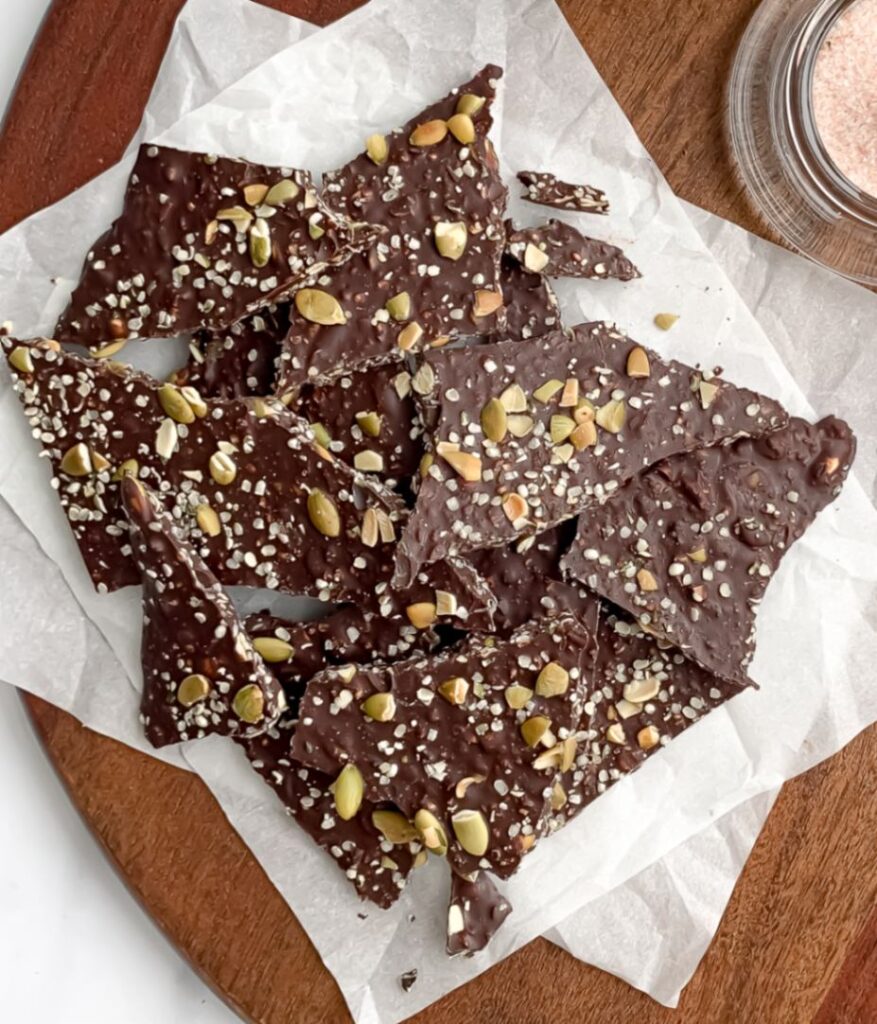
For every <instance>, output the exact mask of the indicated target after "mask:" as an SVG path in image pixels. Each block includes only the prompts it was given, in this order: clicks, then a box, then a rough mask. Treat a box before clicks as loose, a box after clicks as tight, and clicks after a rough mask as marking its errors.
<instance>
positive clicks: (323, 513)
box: [308, 487, 341, 537]
mask: <svg viewBox="0 0 877 1024" xmlns="http://www.w3.org/2000/svg"><path fill="white" fill-rule="evenodd" d="M308 518H309V519H310V521H311V523H312V525H313V527H314V529H315V530H317V531H319V532H320V533H321V534H322V535H323V536H324V537H339V536H340V535H341V516H339V514H338V509H337V508H336V507H335V502H334V501H332V499H331V498H330V497H329V495H328V494H326V492H325V491H321V490H320V488H319V487H315V488H314V489H313V490H312V491H311V493H310V494H309V495H308Z"/></svg>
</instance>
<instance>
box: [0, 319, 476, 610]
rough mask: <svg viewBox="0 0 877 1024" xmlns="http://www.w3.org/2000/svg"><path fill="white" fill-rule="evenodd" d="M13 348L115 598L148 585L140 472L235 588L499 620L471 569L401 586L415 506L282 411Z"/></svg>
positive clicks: (85, 546)
mask: <svg viewBox="0 0 877 1024" xmlns="http://www.w3.org/2000/svg"><path fill="white" fill-rule="evenodd" d="M0 342H2V345H3V348H4V350H5V351H6V352H7V354H9V356H10V368H11V369H12V371H13V374H14V377H15V378H16V385H15V386H16V389H17V390H18V392H19V397H20V398H21V400H22V402H23V404H24V407H25V412H26V415H27V416H28V418H29V420H30V423H31V425H32V427H33V428H34V431H35V436H37V437H38V438H39V439H40V441H41V442H42V444H43V447H44V449H45V452H46V454H47V455H48V458H49V459H50V461H51V463H52V466H53V469H54V471H55V478H54V484H53V486H54V487H55V489H56V490H57V493H58V496H59V498H60V501H61V505H62V507H63V509H64V511H65V513H66V515H67V518H68V520H69V521H70V525H71V528H72V530H73V533H74V536H75V538H76V541H77V543H78V544H79V547H80V551H81V552H82V555H83V558H84V560H85V563H86V566H87V568H88V570H89V572H90V574H91V577H92V580H93V581H94V583H95V586H96V587H97V588H98V589H99V590H101V591H108V590H115V589H117V588H119V587H122V586H126V585H130V584H134V583H138V582H139V581H140V574H139V572H138V570H137V567H136V565H135V564H134V562H133V560H132V559H131V558H130V557H129V554H128V552H127V551H126V536H127V525H126V522H125V519H124V515H123V513H122V510H121V508H120V507H119V502H118V487H119V484H118V476H119V474H120V472H121V470H122V469H123V468H125V469H128V470H133V469H134V468H135V467H136V471H137V474H138V476H139V479H140V480H141V481H143V482H144V483H146V484H148V485H149V486H150V487H152V489H153V490H154V491H155V492H156V494H158V496H159V499H160V501H161V503H162V505H163V506H164V508H165V509H166V510H167V511H169V512H171V513H172V514H173V516H174V520H175V522H176V524H177V527H178V529H179V531H180V534H181V536H182V537H183V539H187V540H189V541H190V542H191V543H192V544H193V545H194V546H195V548H196V550H197V552H198V554H199V555H200V556H201V557H202V558H203V559H204V561H205V562H206V563H207V565H208V567H209V568H210V569H211V571H212V572H213V573H215V575H216V577H217V579H219V581H220V582H221V583H222V584H224V585H226V586H230V585H233V584H237V585H241V586H248V587H257V588H259V587H266V588H268V589H276V590H282V591H287V592H289V593H295V594H308V595H311V596H313V597H317V598H319V599H321V600H324V601H345V600H349V601H356V602H358V603H362V602H364V601H365V602H368V604H369V606H370V607H376V608H377V610H378V611H380V612H381V613H382V614H384V615H391V614H405V612H406V609H408V608H409V606H411V605H415V606H418V608H417V610H418V617H419V621H423V620H424V617H425V611H426V610H429V609H424V608H423V607H420V606H421V605H423V604H424V603H425V604H431V609H432V615H433V617H442V616H445V617H450V618H452V619H453V621H455V622H457V623H458V624H461V625H466V624H468V625H470V626H473V627H474V626H475V625H478V626H480V627H483V626H485V625H487V624H489V621H490V614H489V613H490V609H491V605H492V603H493V601H492V595H490V593H489V591H488V590H487V588H486V587H485V586H484V584H483V582H482V581H481V580H480V578H479V577H478V576H477V574H476V573H475V572H474V570H473V569H472V567H471V566H468V565H465V564H459V565H457V564H454V565H450V564H447V563H446V564H444V565H441V566H437V567H436V568H435V570H434V571H433V570H430V571H429V573H428V574H424V575H422V576H421V577H420V579H419V580H417V581H416V583H415V586H414V587H413V588H412V589H411V590H410V591H408V592H407V593H401V592H398V591H397V590H394V589H393V588H391V587H390V582H389V581H390V577H391V575H392V569H393V550H394V539H395V536H396V534H397V533H398V531H399V529H400V528H401V524H402V520H403V519H404V517H405V515H406V510H405V508H404V506H403V504H402V501H401V499H400V498H399V496H398V495H396V494H394V493H393V492H392V491H390V490H388V489H387V488H385V487H383V486H382V485H380V484H378V483H377V482H375V481H369V480H366V479H364V478H363V477H362V476H361V475H358V474H356V473H354V471H353V470H351V469H350V468H349V467H348V466H346V465H345V464H344V463H343V462H341V461H340V460H339V459H336V458H335V457H334V456H332V455H331V454H329V453H327V452H326V451H325V450H323V449H321V448H320V446H319V445H317V444H315V442H314V441H313V439H312V436H311V431H310V428H309V427H308V425H307V424H306V423H305V422H304V421H303V420H302V419H300V418H299V417H297V416H295V415H294V414H293V413H292V412H290V411H289V410H288V409H286V408H285V407H284V406H283V405H282V404H280V403H279V402H272V401H266V400H263V399H247V400H231V401H212V400H208V399H203V398H202V397H201V396H200V395H198V393H197V392H195V391H189V390H181V389H178V388H176V387H174V386H173V385H171V384H167V383H165V384H162V383H160V382H159V381H156V380H154V379H153V378H152V377H149V376H148V375H146V374H144V373H139V372H137V371H134V370H131V369H130V368H127V367H124V366H121V365H120V364H112V363H108V362H107V361H97V360H93V359H87V358H82V357H79V356H76V355H74V354H72V353H70V352H67V351H64V350H59V346H57V343H54V344H52V343H48V342H43V343H36V344H33V345H28V344H25V343H21V342H15V341H14V340H13V339H11V338H6V337H4V338H2V339H0ZM16 353H17V354H16ZM437 592H442V593H440V594H437ZM479 614H480V615H481V618H480V619H479V618H478V615H479ZM467 616H468V623H467ZM430 624H431V622H428V621H426V622H424V625H425V626H428V625H430Z"/></svg>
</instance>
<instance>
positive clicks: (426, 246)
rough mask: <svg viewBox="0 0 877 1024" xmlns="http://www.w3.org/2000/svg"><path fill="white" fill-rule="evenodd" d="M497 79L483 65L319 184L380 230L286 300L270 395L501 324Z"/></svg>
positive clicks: (346, 210)
mask: <svg viewBox="0 0 877 1024" xmlns="http://www.w3.org/2000/svg"><path fill="white" fill-rule="evenodd" d="M501 74H502V71H501V69H500V68H498V67H494V66H493V65H488V66H487V67H485V68H484V69H483V70H482V71H480V72H479V73H478V74H477V75H476V76H475V77H474V78H473V79H472V80H471V81H469V82H467V83H466V84H465V85H462V86H460V87H459V88H457V89H455V90H453V92H451V93H450V94H449V95H448V96H446V97H445V98H444V99H442V100H440V101H439V102H438V103H436V104H434V105H433V106H431V107H429V108H428V109H426V110H424V111H422V112H421V113H420V114H418V115H417V117H415V118H413V119H412V120H411V121H409V123H408V124H407V125H405V126H404V127H403V128H401V129H400V130H399V131H396V132H393V133H392V134H390V135H386V136H383V135H372V136H370V137H369V139H368V140H367V142H366V151H365V152H364V153H362V154H361V155H360V156H358V157H356V158H355V159H354V160H352V161H351V162H350V163H348V164H346V165H345V166H344V167H342V168H341V169H340V170H337V171H334V172H333V173H330V174H327V175H326V176H325V177H324V180H323V187H324V190H323V196H324V198H325V200H326V202H327V203H328V204H329V205H331V206H332V207H333V208H334V209H336V210H337V211H338V212H339V214H341V215H343V216H345V217H349V218H350V219H352V220H354V221H359V220H364V221H367V222H369V223H370V224H380V225H383V226H384V227H385V228H386V234H385V235H384V236H383V237H382V238H381V239H379V240H378V242H377V243H376V244H375V245H374V246H373V247H372V248H371V249H370V250H369V251H368V252H367V253H364V254H362V255H360V256H357V257H355V258H354V259H352V260H350V261H349V262H348V263H347V264H345V266H344V268H343V269H339V270H336V271H328V272H326V273H324V274H319V275H317V276H315V277H314V278H313V280H312V281H311V282H310V283H309V286H308V287H306V288H303V289H301V290H299V291H298V292H297V293H296V294H295V296H294V310H293V314H292V319H291V325H290V330H289V334H288V335H287V338H286V341H285V343H284V350H283V354H282V356H281V359H280V365H279V379H278V391H279V392H280V393H285V392H286V391H294V390H296V389H297V388H299V387H300V386H301V385H302V384H304V383H307V382H311V383H322V382H326V381H328V380H331V379H333V378H334V377H337V376H341V375H344V374H349V373H350V372H351V371H353V370H354V369H357V368H363V367H368V366H370V365H375V364H377V363H381V362H388V361H394V360H399V359H402V358H403V357H404V356H405V354H406V353H408V352H417V351H420V350H422V349H423V348H425V347H427V346H429V345H434V344H437V343H441V342H442V341H443V340H445V339H447V338H452V337H456V336H457V335H465V334H479V333H483V332H484V331H485V330H487V329H492V328H493V327H494V326H497V325H499V326H502V305H501V304H502V296H501V293H500V279H499V274H500V258H501V255H502V249H503V245H504V240H505V239H504V230H503V217H504V214H505V206H506V200H507V190H506V188H505V186H504V185H503V183H502V179H501V177H500V174H499V168H498V165H497V160H496V154H495V153H494V151H493V147H492V146H491V144H490V142H489V140H488V138H487V133H488V130H489V128H490V125H491V123H492V118H491V113H490V108H491V104H492V102H493V99H494V96H495V90H496V80H497V79H498V78H499V77H500V75H501Z"/></svg>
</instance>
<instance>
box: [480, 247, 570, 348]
mask: <svg viewBox="0 0 877 1024" xmlns="http://www.w3.org/2000/svg"><path fill="white" fill-rule="evenodd" d="M501 281H502V295H503V302H504V303H505V317H506V324H505V328H504V330H503V332H502V338H503V340H520V341H526V340H527V339H529V338H540V337H542V335H543V334H548V333H549V332H550V331H553V330H556V329H557V328H558V327H560V326H561V323H560V307H559V305H558V302H557V296H556V295H555V294H554V289H553V288H552V287H551V284H550V282H549V281H548V280H547V278H545V277H543V276H542V275H541V274H531V273H529V272H528V271H526V270H524V268H523V267H522V266H521V264H520V263H519V262H518V261H517V260H516V259H514V257H512V256H510V255H509V254H508V253H506V254H504V255H503V258H502V273H501ZM492 340H496V339H492Z"/></svg>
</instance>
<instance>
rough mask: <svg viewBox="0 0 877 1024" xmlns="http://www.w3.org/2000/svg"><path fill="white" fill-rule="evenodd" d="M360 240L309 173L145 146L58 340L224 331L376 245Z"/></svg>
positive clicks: (365, 234) (90, 341) (364, 236)
mask: <svg viewBox="0 0 877 1024" xmlns="http://www.w3.org/2000/svg"><path fill="white" fill-rule="evenodd" d="M318 231H319V232H321V233H320V234H319V235H318V237H314V236H315V235H316V234H317V232H318ZM360 235H361V238H359V239H355V236H354V230H353V228H352V226H351V225H350V224H349V223H348V222H347V221H346V220H345V219H344V218H343V217H341V216H339V215H338V214H337V213H336V212H333V211H332V210H330V209H329V208H328V207H327V206H326V205H325V204H324V203H323V201H322V200H321V199H320V198H319V197H318V195H317V193H316V189H315V188H314V185H313V182H312V181H311V178H310V175H309V174H308V173H307V172H306V171H299V170H290V169H289V168H280V167H265V166H264V165H262V164H253V163H249V162H248V161H246V160H231V159H229V158H227V157H217V156H211V155H208V154H205V153H190V152H185V151H183V150H179V149H170V148H167V147H165V146H154V145H143V146H141V147H140V151H139V153H138V155H137V162H136V163H135V165H134V170H133V171H132V172H131V177H130V179H129V180H128V187H127V190H126V192H125V200H124V206H123V208H122V213H121V214H120V216H119V218H118V219H117V220H116V221H115V222H114V223H113V225H112V227H111V228H110V229H109V230H108V231H107V232H106V233H105V234H104V235H102V236H101V237H100V238H99V239H98V240H97V241H96V242H95V243H94V246H93V248H92V250H91V251H90V252H89V254H88V256H87V257H86V260H85V265H84V267H83V270H82V276H81V278H80V281H79V284H78V285H77V286H76V288H75V290H74V292H73V295H72V297H71V299H70V304H69V305H68V307H67V309H66V310H65V311H64V313H63V315H62V316H61V319H60V320H59V321H58V325H57V327H56V329H55V337H56V338H57V339H58V340H59V341H63V342H77V343H80V344H87V345H97V344H100V343H102V342H107V341H110V340H117V339H121V338H138V337H167V336H169V335H175V334H179V333H181V332H182V331H190V330H197V329H199V328H209V329H211V330H220V329H223V328H225V327H227V326H229V325H230V324H233V323H235V322H236V321H238V320H240V319H241V318H242V317H243V316H245V315H246V314H247V313H250V312H252V311H254V310H256V309H258V308H259V307H261V306H265V305H267V304H268V303H270V302H271V301H272V300H273V299H275V298H276V297H277V296H278V295H282V294H283V293H284V292H286V291H288V290H289V288H291V287H292V286H294V285H295V284H296V283H297V282H299V281H301V280H303V279H304V278H305V277H306V276H307V274H308V273H310V272H314V271H316V270H317V269H318V268H319V267H321V266H326V265H331V264H334V263H339V262H343V261H344V260H345V259H347V258H348V256H349V255H350V253H351V251H352V249H353V248H354V247H356V248H359V247H361V244H367V243H368V242H369V241H370V240H371V239H372V238H373V232H370V231H361V232H360Z"/></svg>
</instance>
